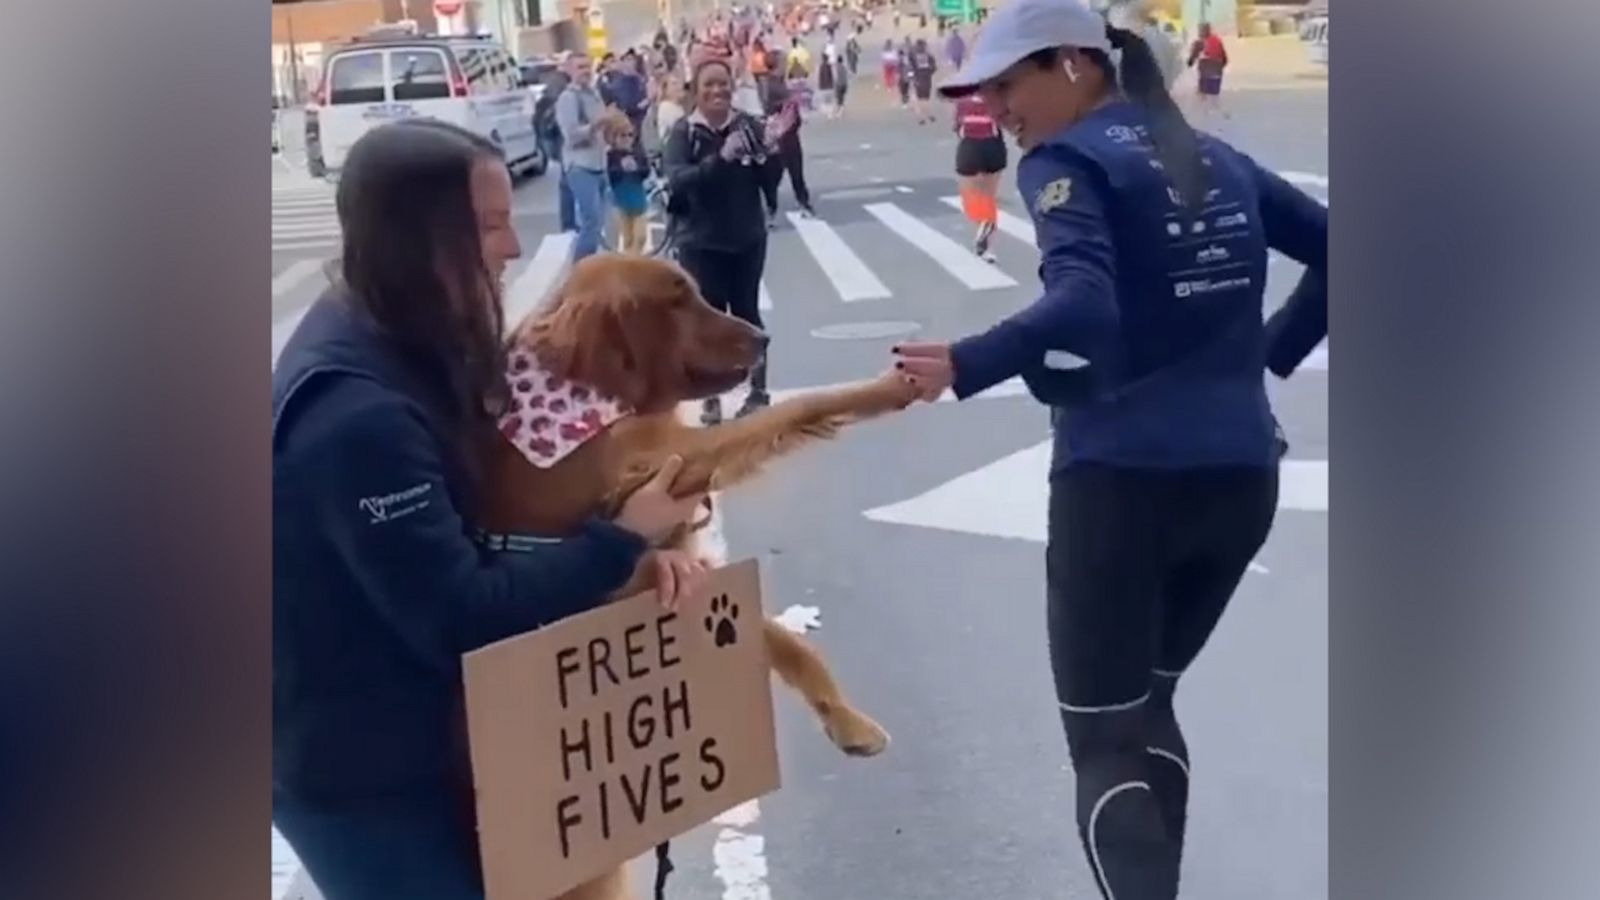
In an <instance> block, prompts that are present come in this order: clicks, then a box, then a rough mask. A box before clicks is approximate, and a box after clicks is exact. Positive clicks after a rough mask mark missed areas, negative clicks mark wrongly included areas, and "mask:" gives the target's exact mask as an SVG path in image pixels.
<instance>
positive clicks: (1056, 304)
mask: <svg viewBox="0 0 1600 900" xmlns="http://www.w3.org/2000/svg"><path fill="white" fill-rule="evenodd" d="M1145 115H1146V114H1145V112H1144V110H1143V109H1142V108H1141V107H1139V106H1137V105H1135V104H1132V103H1127V102H1116V103H1112V104H1109V105H1107V106H1105V107H1102V108H1100V109H1098V110H1096V111H1095V112H1093V113H1091V114H1090V115H1088V116H1086V117H1085V118H1084V119H1082V120H1081V121H1079V122H1078V123H1076V124H1074V125H1073V126H1071V127H1069V128H1067V129H1065V130H1064V131H1063V132H1061V133H1060V134H1058V135H1056V136H1054V137H1052V138H1050V139H1048V140H1046V141H1044V142H1042V143H1041V144H1039V145H1038V146H1036V147H1034V148H1032V149H1031V150H1030V151H1029V152H1028V153H1027V155H1025V156H1024V157H1023V158H1022V161H1021V162H1020V164H1019V166H1018V170H1017V183H1018V187H1019V188H1020V190H1021V193H1022V195H1023V198H1024V199H1025V200H1026V201H1027V203H1028V207H1029V211H1030V212H1031V213H1032V215H1033V221H1034V225H1035V228H1036V231H1037V234H1038V244H1039V251H1040V257H1041V260H1040V266H1039V273H1040V279H1041V281H1043V287H1044V290H1043V295H1042V296H1041V297H1040V298H1039V299H1038V300H1037V301H1036V302H1034V303H1033V304H1031V305H1030V306H1028V307H1026V308H1024V309H1022V310H1020V311H1019V312H1017V313H1016V314H1014V315H1012V316H1010V317H1009V318H1007V319H1005V320H1003V321H1001V322H1000V323H998V324H997V325H995V326H994V327H992V328H990V329H989V330H987V331H985V332H983V333H981V334H976V335H973V336H971V337H968V338H966V339H964V340H961V341H958V342H956V343H955V344H954V345H952V347H951V357H952V360H953V363H954V367H955V376H956V377H955V383H954V386H953V387H954V391H955V393H956V395H957V396H958V397H962V398H965V397H968V396H971V395H973V394H975V393H978V392H980V391H982V390H985V389H987V388H988V387H990V386H992V385H994V384H996V383H998V382H1001V381H1003V380H1005V379H1007V378H1010V377H1013V376H1017V375H1020V376H1022V378H1023V380H1024V381H1025V382H1026V383H1027V384H1028V387H1029V388H1030V390H1031V391H1032V393H1033V394H1034V395H1035V396H1036V397H1037V398H1038V399H1040V400H1041V401H1043V402H1045V403H1047V404H1049V405H1050V406H1051V407H1053V415H1052V420H1053V423H1054V429H1055V453H1054V463H1053V467H1052V468H1053V470H1055V471H1059V470H1060V469H1062V468H1063V467H1065V466H1068V465H1071V464H1072V463H1074V462H1095V463H1104V464H1110V465H1121V466H1129V467H1148V468H1188V467H1201V466H1226V465H1246V466H1254V465H1261V466H1267V465H1272V464H1273V463H1274V462H1275V461H1276V459H1277V443H1276V440H1275V434H1274V433H1275V421H1274V419H1273V416H1272V411H1271V407H1270V405H1269V403H1268V400H1267V396H1266V388H1265V383H1264V378H1263V370H1264V369H1267V368H1268V367H1269V365H1270V367H1271V369H1272V370H1273V371H1275V372H1278V373H1279V374H1284V373H1286V372H1287V371H1290V370H1292V369H1293V368H1294V366H1296V365H1298V364H1299V362H1300V360H1302V359H1304V357H1305V355H1306V354H1308V353H1309V352H1310V351H1311V349H1312V348H1313V347H1315V346H1316V343H1317V341H1319V340H1320V339H1321V336H1322V335H1325V334H1326V331H1327V324H1326V323H1327V320H1326V271H1327V252H1328V218H1327V208H1326V207H1324V206H1322V205H1321V204H1319V203H1317V202H1316V201H1315V200H1313V199H1312V198H1310V197H1308V196H1307V195H1305V194H1304V193H1302V192H1300V191H1299V190H1296V189H1295V188H1294V187H1292V186H1290V185H1289V184H1288V183H1287V182H1285V181H1284V180H1283V179H1281V178H1279V177H1278V176H1276V175H1274V174H1272V173H1271V172H1268V171H1266V170H1264V169H1262V168H1261V167H1260V166H1259V165H1257V164H1256V163H1255V162H1254V161H1253V160H1251V159H1250V158H1249V157H1247V156H1245V155H1244V154H1242V153H1240V152H1238V151H1237V150H1235V149H1233V148H1232V147H1230V146H1228V145H1227V144H1226V143H1224V142H1222V141H1219V140H1217V139H1215V138H1212V137H1209V136H1205V135H1202V136H1201V153H1202V157H1203V159H1204V161H1205V164H1206V169H1205V172H1206V176H1207V182H1208V186H1207V194H1206V197H1205V200H1204V203H1203V205H1202V206H1201V207H1200V208H1199V209H1197V210H1195V211H1193V212H1189V211H1186V210H1185V209H1183V208H1182V207H1180V205H1179V203H1178V202H1177V197H1176V194H1175V192H1174V191H1173V190H1172V188H1171V185H1170V183H1169V181H1168V180H1167V178H1166V176H1165V173H1164V171H1163V169H1162V167H1161V163H1160V160H1159V159H1158V158H1157V157H1156V156H1155V154H1154V153H1153V152H1152V150H1151V145H1150V142H1149V136H1148V128H1147V126H1146V123H1145ZM1269 247H1270V248H1273V249H1277V250H1279V251H1280V252H1282V253H1284V254H1285V255H1287V256H1289V257H1291V258H1293V259H1295V260H1297V261H1299V262H1301V263H1303V264H1305V265H1306V267H1307V272H1306V275H1305V277H1304V278H1303V279H1302V282H1301V287H1300V288H1299V289H1298V290H1297V291H1296V294H1295V296H1294V297H1293V298H1291V304H1290V307H1288V308H1287V309H1288V312H1285V313H1283V314H1282V315H1281V316H1279V317H1277V320H1276V321H1275V323H1274V325H1273V327H1272V328H1270V329H1269V328H1267V327H1265V326H1264V323H1263V310H1262V306H1263V303H1262V301H1263V291H1264V289H1265V286H1266V256H1267V250H1268V248H1269ZM1319 302H1320V309H1321V310H1322V316H1321V319H1320V329H1319V322H1318V318H1317V310H1318V308H1319V306H1318V304H1319ZM1308 341H1309V343H1308Z"/></svg>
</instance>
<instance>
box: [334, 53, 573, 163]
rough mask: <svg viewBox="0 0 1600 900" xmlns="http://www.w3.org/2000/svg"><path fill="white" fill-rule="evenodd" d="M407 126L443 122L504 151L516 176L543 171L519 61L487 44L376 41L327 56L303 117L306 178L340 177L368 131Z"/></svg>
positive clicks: (531, 108) (541, 151)
mask: <svg viewBox="0 0 1600 900" xmlns="http://www.w3.org/2000/svg"><path fill="white" fill-rule="evenodd" d="M409 118H433V119H442V120H444V121H446V122H450V123H452V124H455V125H460V126H462V127H464V128H467V129H469V130H471V131H474V132H476V133H478V134H480V135H482V136H483V137H486V138H488V139H489V140H491V141H493V142H495V143H496V144H498V145H499V146H500V147H501V149H502V150H504V151H505V156H506V164H507V167H508V168H510V169H511V173H512V174H513V175H523V174H532V175H538V174H541V173H543V172H544V170H545V167H546V165H547V164H548V162H547V160H546V159H545V156H544V153H543V150H542V149H541V147H540V145H539V141H538V138H537V135H536V134H535V133H534V128H533V97H532V96H531V95H530V94H529V92H528V91H527V90H525V89H524V88H523V87H522V78H521V73H520V71H519V69H518V66H517V61H516V60H515V59H514V58H512V56H511V54H510V53H508V52H506V50H505V48H504V47H501V46H500V45H499V44H497V43H495V42H494V40H492V39H490V38H488V37H484V36H481V35H480V36H470V37H468V36H463V37H435V36H426V35H415V34H398V35H397V34H392V33H374V34H369V35H367V36H364V37H361V38H357V39H355V40H353V41H350V42H348V43H344V44H341V45H340V46H339V47H338V48H336V49H333V50H331V51H330V52H328V53H327V54H326V56H325V57H324V61H323V66H322V81H321V83H320V84H319V85H318V87H317V90H316V92H315V94H314V95H313V97H312V102H311V103H310V105H309V106H308V107H307V109H306V152H307V156H308V159H309V163H310V165H309V168H310V171H311V174H312V175H314V176H317V177H319V178H320V177H325V176H329V175H337V173H338V171H339V170H340V169H341V168H342V167H343V166H344V159H345V156H346V154H348V153H349V152H350V147H351V145H352V144H354V143H355V142H356V140H357V139H359V138H360V137H361V136H362V135H363V134H366V133H367V131H368V130H369V129H372V128H376V127H377V126H379V125H382V124H384V123H386V122H393V121H397V120H399V119H409Z"/></svg>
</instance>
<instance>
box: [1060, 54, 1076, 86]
mask: <svg viewBox="0 0 1600 900" xmlns="http://www.w3.org/2000/svg"><path fill="white" fill-rule="evenodd" d="M1061 71H1063V72H1066V73H1067V80H1068V81H1071V82H1076V81H1077V80H1078V70H1077V69H1076V68H1074V67H1073V65H1072V60H1070V59H1063V60H1062V61H1061Z"/></svg>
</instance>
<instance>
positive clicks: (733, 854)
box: [678, 403, 772, 900]
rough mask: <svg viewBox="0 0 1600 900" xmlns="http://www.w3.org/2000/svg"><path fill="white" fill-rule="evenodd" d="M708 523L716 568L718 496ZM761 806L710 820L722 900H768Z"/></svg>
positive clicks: (723, 554)
mask: <svg viewBox="0 0 1600 900" xmlns="http://www.w3.org/2000/svg"><path fill="white" fill-rule="evenodd" d="M678 412H679V415H680V416H682V417H683V418H684V419H685V420H686V421H688V422H690V423H693V422H694V421H695V419H696V417H697V416H698V415H699V404H693V403H685V404H683V405H682V406H680V407H679V408H678ZM711 503H712V508H711V522H710V524H708V525H707V526H706V527H705V530H703V531H702V532H701V533H700V534H701V538H700V540H701V542H702V543H701V551H702V552H703V553H705V555H706V556H707V557H709V558H710V559H711V560H712V561H713V562H714V563H715V564H716V565H723V564H725V563H727V562H728V542H727V539H726V538H724V537H723V534H722V494H721V492H720V491H719V492H716V493H714V494H712V495H711ZM760 820H761V804H760V803H759V802H757V801H755V800H747V801H745V802H744V803H741V804H739V805H738V806H735V807H733V808H732V809H730V810H728V811H726V812H724V813H722V814H721V815H719V816H717V817H716V818H715V819H713V820H712V821H713V822H715V823H716V824H717V825H720V826H722V827H721V828H720V829H719V830H718V831H717V838H716V842H715V843H714V844H713V845H712V847H711V860H712V864H713V871H714V872H715V874H716V876H717V880H718V881H720V882H721V883H722V900H772V892H771V891H770V890H769V889H768V888H767V856H766V839H765V838H763V837H762V836H761V835H760V834H758V833H756V831H755V827H754V826H755V824H756V823H757V822H759V821H760Z"/></svg>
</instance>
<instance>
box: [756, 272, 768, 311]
mask: <svg viewBox="0 0 1600 900" xmlns="http://www.w3.org/2000/svg"><path fill="white" fill-rule="evenodd" d="M756 307H757V308H758V309H761V310H769V309H771V308H772V292H771V291H769V290H767V280H766V279H765V278H763V279H761V298H760V299H759V300H757V301H756Z"/></svg>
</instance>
